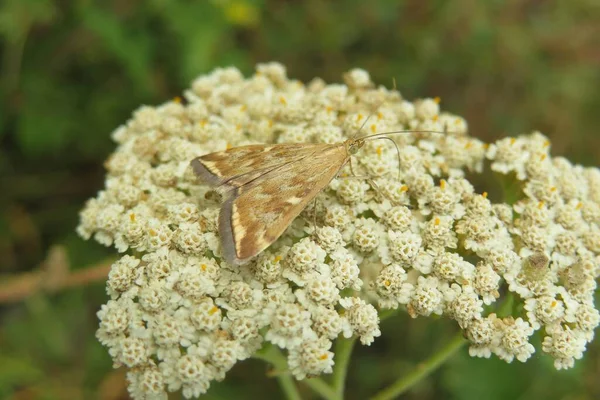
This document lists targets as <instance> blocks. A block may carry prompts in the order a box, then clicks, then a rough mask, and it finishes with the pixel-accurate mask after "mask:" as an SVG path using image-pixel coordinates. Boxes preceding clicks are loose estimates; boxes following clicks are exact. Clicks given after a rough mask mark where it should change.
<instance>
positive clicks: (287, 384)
mask: <svg viewBox="0 0 600 400" xmlns="http://www.w3.org/2000/svg"><path fill="white" fill-rule="evenodd" d="M253 358H256V359H259V360H263V361H266V362H268V363H270V364H272V365H273V366H274V367H275V369H276V371H277V373H276V374H273V375H274V376H275V377H276V378H277V380H278V381H279V386H281V389H282V390H283V392H284V393H285V398H286V399H288V400H301V399H302V397H301V396H300V392H298V388H297V386H296V381H295V380H294V378H293V377H292V376H291V375H290V373H289V371H288V365H287V360H286V358H285V357H284V355H283V354H282V353H281V351H280V350H279V348H277V347H276V346H273V345H271V344H267V345H266V346H265V347H264V348H263V349H262V350H260V351H259V352H257V353H256V354H254V356H253ZM300 382H302V384H304V385H306V386H308V387H309V388H311V389H312V390H313V391H314V392H315V393H317V394H319V395H320V396H321V397H322V398H324V399H326V400H336V393H335V391H334V390H333V389H332V388H331V386H329V385H328V384H327V383H325V382H324V381H323V380H322V379H320V378H307V379H304V380H302V381H300Z"/></svg>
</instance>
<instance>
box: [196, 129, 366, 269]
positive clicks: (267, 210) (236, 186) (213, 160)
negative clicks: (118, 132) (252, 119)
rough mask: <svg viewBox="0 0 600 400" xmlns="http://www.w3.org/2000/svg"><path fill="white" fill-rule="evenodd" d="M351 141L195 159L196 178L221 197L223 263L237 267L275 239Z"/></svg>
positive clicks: (246, 149) (340, 161) (332, 172)
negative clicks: (214, 188) (222, 196)
mask: <svg viewBox="0 0 600 400" xmlns="http://www.w3.org/2000/svg"><path fill="white" fill-rule="evenodd" d="M354 143H355V141H353V140H348V141H346V142H343V143H337V144H280V145H264V146H260V145H255V146H242V147H236V148H232V149H229V150H226V151H223V152H218V153H211V154H207V155H205V156H201V157H198V158H196V159H194V160H193V161H192V167H193V169H194V171H195V172H196V174H197V175H198V176H199V177H200V179H201V180H203V181H204V182H205V183H207V184H209V185H211V186H214V187H216V188H217V190H219V191H220V192H221V193H222V194H223V195H224V200H223V204H222V206H221V211H220V214H219V236H220V238H221V244H222V249H223V257H224V258H225V260H226V261H227V262H229V263H231V264H242V263H244V262H245V261H247V260H248V259H250V258H252V257H254V256H255V255H257V254H258V253H260V252H261V251H263V250H264V249H266V248H267V247H268V246H269V245H270V244H272V243H273V242H274V241H275V240H277V238H279V236H281V234H282V233H283V232H284V231H285V229H286V228H287V227H288V226H289V225H290V224H291V223H292V221H293V220H294V218H296V217H297V216H298V215H299V214H300V212H301V211H302V210H303V209H304V208H305V207H306V205H307V204H308V203H309V202H310V201H311V200H312V199H314V198H315V196H316V195H317V194H318V193H319V192H320V191H321V190H323V189H324V188H325V187H326V186H327V185H328V184H329V182H331V180H332V179H333V178H334V177H335V176H336V175H337V173H338V172H339V170H340V169H341V168H342V167H343V166H344V164H345V163H346V162H347V160H348V158H349V156H350V155H349V145H350V146H351V145H354Z"/></svg>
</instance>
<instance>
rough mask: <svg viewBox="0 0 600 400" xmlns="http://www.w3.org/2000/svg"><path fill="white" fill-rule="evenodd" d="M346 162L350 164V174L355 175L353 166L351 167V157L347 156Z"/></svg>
mask: <svg viewBox="0 0 600 400" xmlns="http://www.w3.org/2000/svg"><path fill="white" fill-rule="evenodd" d="M348 164H350V173H351V174H352V176H356V174H355V173H354V168H353V167H352V157H350V158H348Z"/></svg>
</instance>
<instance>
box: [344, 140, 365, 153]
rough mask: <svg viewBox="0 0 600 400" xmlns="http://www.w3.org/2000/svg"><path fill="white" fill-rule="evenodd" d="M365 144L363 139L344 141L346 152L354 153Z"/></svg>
mask: <svg viewBox="0 0 600 400" xmlns="http://www.w3.org/2000/svg"><path fill="white" fill-rule="evenodd" d="M364 145H365V139H348V140H347V141H346V150H347V151H348V154H350V155H354V154H356V153H358V150H360V149H361V147H363V146H364Z"/></svg>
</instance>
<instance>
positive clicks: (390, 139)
mask: <svg viewBox="0 0 600 400" xmlns="http://www.w3.org/2000/svg"><path fill="white" fill-rule="evenodd" d="M383 139H386V140H389V141H390V142H392V143H393V144H394V147H395V148H396V154H397V155H398V180H400V173H401V172H402V170H401V168H400V148H399V147H398V144H397V143H396V142H394V140H393V139H392V138H389V137H387V136H383V137H378V138H374V139H373V140H383Z"/></svg>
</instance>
